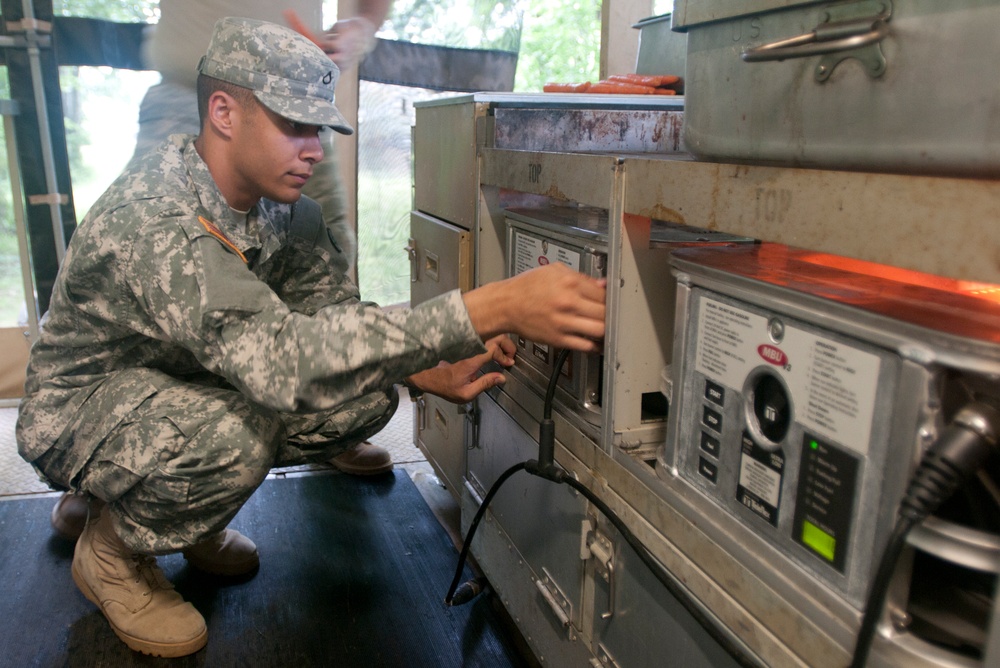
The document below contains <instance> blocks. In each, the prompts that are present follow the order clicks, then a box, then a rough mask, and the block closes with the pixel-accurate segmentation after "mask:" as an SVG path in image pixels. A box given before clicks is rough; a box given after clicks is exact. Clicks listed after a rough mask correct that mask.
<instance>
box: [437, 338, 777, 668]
mask: <svg viewBox="0 0 1000 668" xmlns="http://www.w3.org/2000/svg"><path fill="white" fill-rule="evenodd" d="M568 356H569V350H562V351H560V353H559V355H558V356H557V357H556V362H555V368H554V369H553V370H552V376H551V377H550V378H549V385H548V388H547V390H546V393H545V406H544V409H543V414H542V415H543V417H542V421H541V423H540V424H539V437H538V459H537V460H528V461H526V462H520V463H518V464H515V465H514V466H511V467H510V468H509V469H507V470H506V471H504V472H503V473H502V474H501V475H500V477H499V478H497V480H496V482H494V483H493V486H492V487H490V490H489V492H487V494H486V497H485V498H484V499H483V502H482V503H481V504H480V506H479V510H478V511H476V515H475V517H474V518H473V520H472V524H471V525H470V526H469V530H468V532H467V533H466V536H465V541H464V542H463V544H462V551H461V553H460V554H459V557H458V567H457V569H456V570H455V577H454V579H453V580H452V582H451V587H450V588H449V589H448V593H447V595H446V596H445V599H444V601H445V603H446V604H448V605H461V604H463V603H467V602H468V601H470V600H472V598H474V597H475V596H476V594H478V593H479V591H480V589H481V586H482V583H481V582H480V580H479V579H475V580H471V581H469V582H466V583H464V584H462V586H461V587H459V582H460V581H461V579H462V571H463V570H464V568H465V560H466V559H467V557H468V554H469V550H470V548H471V546H472V539H473V537H474V536H475V534H476V529H477V528H478V527H479V523H480V521H481V520H482V518H483V516H484V515H485V514H486V509H487V508H488V507H489V504H490V502H491V501H492V500H493V497H494V496H496V493H497V492H498V491H499V489H500V487H501V486H502V485H503V484H504V483H505V482H506V481H507V480H508V479H509V478H510V477H511V476H512V475H514V474H515V473H517V472H518V471H520V470H522V469H524V470H526V471H528V473H531V474H532V475H536V476H539V477H542V478H545V479H547V480H551V481H553V482H556V483H565V484H566V485H568V486H570V487H572V488H573V489H575V490H576V491H578V492H579V493H580V494H581V495H582V496H583V497H584V498H586V499H587V501H589V502H590V503H591V504H592V505H594V506H595V507H596V508H597V509H598V510H600V511H601V513H603V514H604V516H605V517H607V518H608V520H609V521H610V522H611V524H612V525H614V527H615V528H616V529H618V531H619V533H621V535H622V536H623V537H624V538H625V540H626V542H628V544H629V545H630V546H632V549H633V550H635V553H636V554H637V555H639V558H640V559H641V560H642V562H643V563H644V564H646V566H647V567H648V568H649V569H650V571H652V573H653V575H655V576H656V579H657V580H659V581H660V583H661V584H662V585H663V586H664V587H666V589H667V591H668V592H670V594H671V595H672V596H673V597H674V598H675V599H676V600H677V601H678V602H679V603H680V604H681V606H683V608H684V609H685V610H686V611H687V612H688V614H690V615H691V616H692V618H694V620H695V621H696V622H698V624H699V625H700V626H701V627H702V628H703V629H704V630H705V631H706V632H707V633H708V635H709V636H711V638H712V639H713V640H714V641H715V642H716V643H718V644H719V646H720V647H722V648H723V649H724V650H725V651H726V652H728V653H729V655H730V656H732V657H733V658H734V659H735V660H736V662H737V663H738V664H739V665H740V666H744V667H745V668H751V667H753V668H755V667H756V666H758V665H759V664H758V663H757V662H756V661H754V660H752V658H751V657H750V656H749V655H748V654H747V653H746V652H745V651H744V650H743V648H742V647H740V646H739V645H738V644H737V643H735V642H734V641H733V640H732V639H731V638H730V637H729V636H728V635H727V634H726V633H725V632H724V631H723V630H722V629H721V628H720V624H718V623H717V622H715V621H714V620H713V619H712V618H710V617H709V616H708V615H707V614H705V612H704V611H703V610H702V609H701V607H699V606H698V604H697V603H696V602H695V599H694V597H693V596H692V595H691V594H690V593H689V592H688V591H687V590H686V589H684V587H683V586H682V585H681V584H680V583H679V582H677V581H676V580H675V579H674V578H673V576H672V575H671V574H670V573H669V572H668V571H667V570H666V569H665V568H664V567H663V566H661V565H660V563H659V562H657V561H656V560H655V558H654V557H653V555H652V554H650V553H649V551H648V550H647V549H646V548H645V547H644V546H643V545H642V543H641V542H640V541H639V539H638V538H637V537H636V536H635V534H634V533H632V531H631V530H630V529H629V528H628V526H626V525H625V523H624V522H623V521H622V519H621V518H620V517H618V515H617V514H616V513H615V512H614V511H613V510H612V509H611V508H610V507H608V505H607V504H606V503H604V502H603V501H602V500H601V499H599V498H598V497H597V495H596V494H594V492H592V491H591V490H590V489H588V488H587V487H586V486H584V485H583V483H581V482H580V481H578V480H576V479H575V478H572V477H571V476H569V475H567V474H566V471H565V470H564V469H563V468H561V467H560V466H559V465H558V464H556V463H555V423H554V422H553V420H552V401H553V397H554V396H555V388H556V384H557V382H558V380H559V374H560V373H561V372H562V367H563V364H564V363H565V361H566V358H567V357H568Z"/></svg>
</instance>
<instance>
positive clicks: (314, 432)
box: [33, 369, 399, 554]
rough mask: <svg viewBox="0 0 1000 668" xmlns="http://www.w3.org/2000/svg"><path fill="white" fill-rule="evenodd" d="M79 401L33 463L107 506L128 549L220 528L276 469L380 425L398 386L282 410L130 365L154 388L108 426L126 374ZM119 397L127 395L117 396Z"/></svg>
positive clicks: (340, 447) (172, 543)
mask: <svg viewBox="0 0 1000 668" xmlns="http://www.w3.org/2000/svg"><path fill="white" fill-rule="evenodd" d="M129 373H130V372H123V373H121V374H118V375H117V376H116V378H115V379H114V382H112V383H106V385H109V384H110V385H111V386H112V387H107V386H102V388H101V391H99V392H95V393H94V395H93V396H92V398H91V399H88V401H87V402H85V403H84V404H83V406H82V407H81V409H80V410H79V411H78V412H77V414H76V415H75V416H74V419H73V421H72V423H71V424H70V426H69V427H68V428H67V430H66V432H65V433H64V434H63V437H61V438H60V439H59V441H60V442H59V443H58V444H57V445H56V446H55V447H53V448H52V449H51V450H49V451H48V452H47V453H45V454H44V455H42V457H40V458H39V459H38V460H36V461H35V462H33V463H34V465H35V466H36V468H37V469H38V470H39V471H40V472H41V473H42V474H43V475H44V476H45V477H46V478H47V479H48V480H49V481H50V482H51V483H54V484H55V485H56V486H59V487H62V488H65V489H71V490H74V491H80V492H84V493H86V494H89V495H91V496H93V497H96V498H98V499H101V500H102V501H104V502H105V503H107V510H108V511H109V512H110V513H111V518H112V523H113V525H114V527H115V530H116V532H117V533H118V535H119V536H120V537H121V538H122V540H123V541H125V543H126V545H128V546H129V547H130V548H131V549H133V550H136V551H138V552H143V553H146V554H167V553H170V552H176V551H178V550H181V549H183V548H185V547H188V546H190V545H193V544H195V543H198V542H199V541H201V540H203V539H204V538H206V537H207V536H210V535H211V534H213V533H215V532H218V531H221V530H222V529H224V528H225V527H226V526H227V525H228V524H229V522H230V521H232V519H233V517H235V516H236V513H237V512H238V511H239V509H240V508H241V507H242V506H243V504H244V503H246V501H247V500H248V499H249V498H250V496H251V495H252V494H253V492H254V491H255V490H256V489H257V487H259V486H260V484H261V483H262V482H263V481H264V478H265V477H266V476H267V473H268V471H270V469H271V468H272V467H274V466H290V465H296V464H304V463H310V462H318V461H325V460H328V459H330V458H331V457H333V456H335V455H338V454H340V453H342V452H344V451H345V450H346V449H348V448H350V447H352V446H354V445H357V444H358V443H360V442H361V441H363V440H365V439H366V438H368V437H370V436H371V435H372V434H375V433H377V432H378V431H380V430H381V429H382V428H383V427H384V426H385V425H386V423H387V422H388V421H389V419H390V418H391V417H392V414H393V413H394V412H395V410H396V407H397V405H398V400H399V396H398V394H397V393H396V391H395V389H390V390H389V391H387V392H376V393H372V394H368V395H364V396H362V397H360V398H358V399H355V400H352V401H349V402H347V403H345V404H343V405H341V406H338V407H337V408H335V409H333V410H331V411H324V412H321V413H312V414H294V415H293V414H289V413H281V412H278V411H274V410H271V409H269V408H265V407H263V406H261V405H259V404H255V403H253V402H251V401H249V400H248V399H247V398H246V397H244V396H243V395H242V394H240V393H239V392H238V391H236V390H233V389H231V388H227V387H221V386H219V385H220V384H218V383H216V384H211V383H206V384H202V383H199V382H189V381H182V380H178V379H176V378H173V377H171V376H169V375H167V374H165V373H162V372H158V371H151V370H149V369H141V370H138V369H137V370H135V371H134V372H131V373H134V375H136V376H137V377H141V381H142V383H144V384H145V385H146V386H149V385H150V383H151V384H152V386H154V387H155V388H156V391H155V393H153V394H152V395H151V396H148V397H147V398H146V399H145V400H144V401H143V402H142V403H141V404H139V405H138V406H137V407H136V408H134V409H133V410H131V411H130V412H129V413H128V414H126V415H125V416H124V417H123V419H121V420H118V421H117V422H116V423H115V424H114V425H113V426H111V428H110V429H109V430H108V431H107V432H106V433H100V432H99V431H97V430H95V429H94V425H99V424H107V420H106V417H107V415H108V413H109V406H111V405H114V402H115V401H116V393H117V392H118V391H121V392H127V391H128V390H129V388H134V387H135V385H134V384H130V383H129V378H128V374H129ZM118 400H120V401H121V403H124V402H125V401H126V399H125V398H124V397H122V396H119V397H118Z"/></svg>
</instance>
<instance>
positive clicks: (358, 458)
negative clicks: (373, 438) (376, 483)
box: [330, 441, 392, 475]
mask: <svg viewBox="0 0 1000 668" xmlns="http://www.w3.org/2000/svg"><path fill="white" fill-rule="evenodd" d="M330 463H331V464H333V465H334V467H336V468H337V469H339V470H341V471H343V472H344V473H350V474H351V475H379V474H381V473H388V472H389V471H391V470H392V455H390V454H389V451H388V450H386V449H385V448H383V447H382V446H380V445H375V444H374V443H369V442H368V441H362V442H361V443H358V444H357V445H355V446H354V447H353V448H351V449H349V450H346V451H345V452H342V453H340V454H339V455H337V456H336V457H334V458H332V459H331V460H330Z"/></svg>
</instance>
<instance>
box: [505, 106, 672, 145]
mask: <svg viewBox="0 0 1000 668" xmlns="http://www.w3.org/2000/svg"><path fill="white" fill-rule="evenodd" d="M495 115H496V135H495V139H494V142H495V143H494V146H495V147H496V148H504V149H516V150H522V151H576V152H587V153H608V152H625V153H677V152H680V151H682V148H681V146H682V144H681V126H682V123H683V119H684V112H683V111H668V110H651V109H619V110H616V109H508V108H498V109H496V110H495Z"/></svg>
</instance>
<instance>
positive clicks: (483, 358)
mask: <svg viewBox="0 0 1000 668" xmlns="http://www.w3.org/2000/svg"><path fill="white" fill-rule="evenodd" d="M515 351H516V348H515V346H514V342H513V341H511V340H510V338H508V337H507V336H505V335H501V336H495V337H493V338H492V339H490V340H489V341H487V342H486V352H485V353H483V354H481V355H476V356H475V357H469V358H467V359H464V360H460V361H458V362H455V363H453V364H449V363H448V362H441V363H440V364H438V365H437V366H436V367H434V368H433V369H427V370H426V371H421V372H420V373H415V374H413V375H412V376H410V378H409V381H410V382H411V383H413V384H414V385H416V386H417V387H419V388H420V389H421V390H423V391H424V392H429V393H430V394H436V395H437V396H439V397H441V398H442V399H446V400H447V401H450V402H452V403H455V404H464V403H466V402H467V401H472V400H473V399H475V398H476V397H477V396H479V394H480V393H482V392H483V391H485V390H488V389H490V388H491V387H496V386H497V385H502V384H503V383H504V382H506V378H505V377H504V375H503V374H502V373H501V372H499V371H491V372H488V373H484V374H482V375H480V374H479V372H480V370H481V369H482V368H483V366H485V365H486V364H487V363H489V362H496V363H498V364H499V365H500V366H502V367H504V368H509V367H511V366H513V365H514V353H515Z"/></svg>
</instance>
